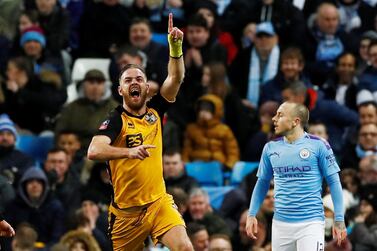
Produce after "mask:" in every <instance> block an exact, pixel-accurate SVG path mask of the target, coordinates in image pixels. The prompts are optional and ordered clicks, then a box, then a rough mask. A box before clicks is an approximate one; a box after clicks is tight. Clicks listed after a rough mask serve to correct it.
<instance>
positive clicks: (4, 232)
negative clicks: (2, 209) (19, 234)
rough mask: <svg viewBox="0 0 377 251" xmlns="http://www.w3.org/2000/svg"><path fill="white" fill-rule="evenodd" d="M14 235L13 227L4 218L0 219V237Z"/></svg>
mask: <svg viewBox="0 0 377 251" xmlns="http://www.w3.org/2000/svg"><path fill="white" fill-rule="evenodd" d="M14 235H15V232H14V229H13V227H12V226H11V225H9V223H8V222H6V221H5V220H2V221H0V236H1V237H13V236H14Z"/></svg>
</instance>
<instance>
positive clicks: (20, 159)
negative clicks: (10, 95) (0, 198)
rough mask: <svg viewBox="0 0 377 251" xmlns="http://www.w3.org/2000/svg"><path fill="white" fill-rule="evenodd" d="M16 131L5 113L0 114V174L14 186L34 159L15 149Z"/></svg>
mask: <svg viewBox="0 0 377 251" xmlns="http://www.w3.org/2000/svg"><path fill="white" fill-rule="evenodd" d="M17 138H18V133H17V130H16V128H15V124H14V123H13V121H12V120H11V119H10V118H9V116H8V115H7V114H1V115H0V175H4V176H5V177H6V178H7V180H8V182H9V183H11V184H13V185H14V188H16V184H17V181H18V180H19V178H20V177H21V175H22V174H23V172H24V171H25V170H26V169H27V168H28V167H29V166H31V165H33V164H34V163H35V161H34V160H33V159H32V158H31V157H30V156H28V155H26V154H24V153H23V152H21V151H19V150H17V149H15V144H16V139H17Z"/></svg>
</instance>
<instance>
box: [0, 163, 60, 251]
mask: <svg viewBox="0 0 377 251" xmlns="http://www.w3.org/2000/svg"><path fill="white" fill-rule="evenodd" d="M64 215H65V210H64V208H63V205H62V204H61V202H60V201H59V200H57V199H56V198H54V197H53V196H52V194H51V193H50V190H49V183H48V180H47V177H46V175H45V174H44V172H43V170H42V169H40V168H38V167H31V168H29V169H28V170H27V171H26V172H25V173H24V175H23V176H22V178H21V180H20V183H19V187H18V194H17V197H16V199H15V200H14V201H13V203H11V204H10V205H9V207H7V209H6V211H5V218H6V219H7V220H8V221H9V223H11V224H12V225H14V226H18V225H19V224H20V223H22V222H27V223H29V224H30V225H31V226H32V227H33V228H34V229H35V230H36V232H37V233H38V239H37V241H38V242H41V246H42V247H46V248H49V247H51V245H53V244H54V243H56V242H58V241H59V238H60V236H61V235H62V234H63V231H64V223H63V219H64ZM4 248H5V250H10V248H8V249H7V247H6V246H4Z"/></svg>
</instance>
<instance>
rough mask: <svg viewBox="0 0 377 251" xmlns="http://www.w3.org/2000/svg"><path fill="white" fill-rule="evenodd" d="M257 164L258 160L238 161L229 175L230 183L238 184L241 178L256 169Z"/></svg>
mask: <svg viewBox="0 0 377 251" xmlns="http://www.w3.org/2000/svg"><path fill="white" fill-rule="evenodd" d="M258 166H259V162H245V161H238V162H237V163H236V164H235V165H234V167H233V170H232V174H231V176H230V184H231V185H232V186H236V185H239V184H240V183H241V181H242V179H243V178H244V177H245V176H246V175H248V174H249V173H251V172H252V171H254V170H255V169H257V168H258Z"/></svg>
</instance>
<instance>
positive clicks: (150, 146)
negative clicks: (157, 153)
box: [143, 145, 156, 149]
mask: <svg viewBox="0 0 377 251" xmlns="http://www.w3.org/2000/svg"><path fill="white" fill-rule="evenodd" d="M143 146H144V149H149V148H156V146H155V145H143Z"/></svg>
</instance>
